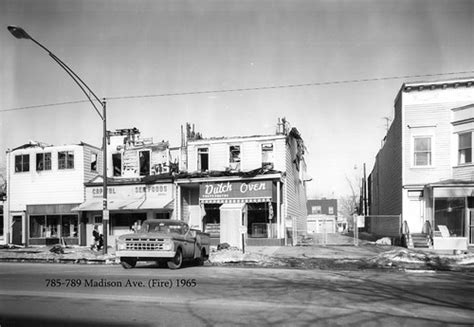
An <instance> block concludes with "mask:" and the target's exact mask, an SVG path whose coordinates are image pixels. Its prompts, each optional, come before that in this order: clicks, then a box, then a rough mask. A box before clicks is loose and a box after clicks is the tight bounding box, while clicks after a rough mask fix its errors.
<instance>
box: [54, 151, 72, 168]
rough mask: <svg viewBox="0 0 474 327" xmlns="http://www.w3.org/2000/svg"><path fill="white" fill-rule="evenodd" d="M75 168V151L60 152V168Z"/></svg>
mask: <svg viewBox="0 0 474 327" xmlns="http://www.w3.org/2000/svg"><path fill="white" fill-rule="evenodd" d="M73 168H74V151H61V152H58V169H73Z"/></svg>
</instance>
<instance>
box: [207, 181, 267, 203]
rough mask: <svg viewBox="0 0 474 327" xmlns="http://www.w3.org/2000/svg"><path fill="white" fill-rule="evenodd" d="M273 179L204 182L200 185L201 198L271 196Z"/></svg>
mask: <svg viewBox="0 0 474 327" xmlns="http://www.w3.org/2000/svg"><path fill="white" fill-rule="evenodd" d="M271 196H272V182H271V181H253V182H220V183H203V184H201V185H200V186H199V197H200V198H201V199H232V198H269V197H271Z"/></svg>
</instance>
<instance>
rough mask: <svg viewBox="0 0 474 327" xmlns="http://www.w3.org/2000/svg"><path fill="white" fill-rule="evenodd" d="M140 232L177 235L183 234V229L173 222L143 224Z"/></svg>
mask: <svg viewBox="0 0 474 327" xmlns="http://www.w3.org/2000/svg"><path fill="white" fill-rule="evenodd" d="M141 230H142V231H146V232H150V233H157V232H159V233H164V234H170V233H178V234H184V233H185V228H184V225H182V224H177V223H173V222H144V223H143V225H142V229H141Z"/></svg>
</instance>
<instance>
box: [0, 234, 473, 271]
mask: <svg viewBox="0 0 474 327" xmlns="http://www.w3.org/2000/svg"><path fill="white" fill-rule="evenodd" d="M334 240H335V239H333V241H334ZM315 243H316V244H315ZM358 244H359V245H358V246H354V239H353V238H352V237H348V236H344V235H340V236H337V245H330V244H328V245H323V244H318V240H315V239H314V238H313V239H306V240H305V242H303V243H302V245H298V246H271V247H270V246H267V247H250V246H249V247H246V249H245V253H242V251H241V250H238V249H236V248H230V249H226V250H220V251H217V249H215V248H213V249H212V251H211V253H210V257H209V261H208V262H207V263H206V265H211V266H213V265H214V266H220V265H226V266H227V265H234V266H252V267H278V268H284V267H288V268H301V269H349V270H353V269H374V268H377V269H378V268H391V269H393V268H395V269H430V270H468V271H474V253H473V251H472V249H471V251H467V252H466V253H462V254H457V255H455V254H453V253H446V254H440V253H435V252H433V251H432V250H425V251H421V250H411V249H406V248H402V247H398V246H391V245H379V244H376V243H375V242H371V241H367V240H359V242H358ZM51 249H56V250H58V251H55V252H52V251H50V250H51ZM0 262H42V263H76V264H116V263H118V262H117V260H116V257H115V250H114V249H113V248H109V249H108V253H107V254H106V255H104V254H103V253H102V251H98V252H97V251H92V250H91V249H90V248H89V247H85V246H70V247H60V246H42V247H28V248H25V247H11V248H8V247H0Z"/></svg>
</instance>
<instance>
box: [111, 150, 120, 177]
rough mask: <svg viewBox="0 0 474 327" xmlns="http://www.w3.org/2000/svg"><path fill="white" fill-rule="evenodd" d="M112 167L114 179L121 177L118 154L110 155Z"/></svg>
mask: <svg viewBox="0 0 474 327" xmlns="http://www.w3.org/2000/svg"><path fill="white" fill-rule="evenodd" d="M112 166H113V168H114V171H113V174H114V177H120V176H122V154H121V153H120V152H118V153H112Z"/></svg>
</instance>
